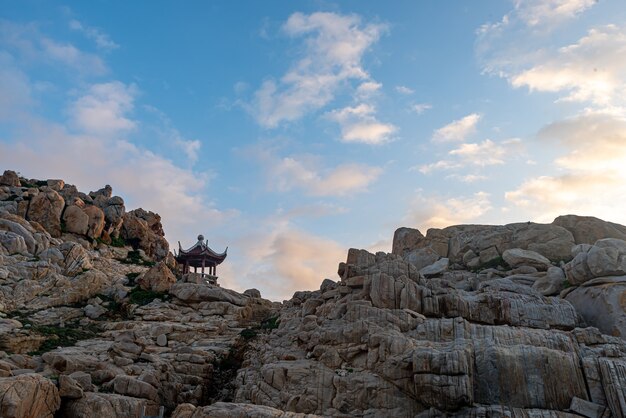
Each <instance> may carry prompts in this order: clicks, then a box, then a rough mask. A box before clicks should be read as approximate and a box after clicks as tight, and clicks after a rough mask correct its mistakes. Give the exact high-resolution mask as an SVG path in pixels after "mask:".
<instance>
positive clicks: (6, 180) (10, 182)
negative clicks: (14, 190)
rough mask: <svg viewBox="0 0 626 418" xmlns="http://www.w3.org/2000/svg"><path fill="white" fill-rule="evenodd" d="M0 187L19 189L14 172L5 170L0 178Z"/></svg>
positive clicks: (17, 179)
mask: <svg viewBox="0 0 626 418" xmlns="http://www.w3.org/2000/svg"><path fill="white" fill-rule="evenodd" d="M0 186H9V187H20V186H21V184H20V178H19V177H18V175H17V173H16V172H15V171H12V170H5V171H4V173H3V174H2V176H0Z"/></svg>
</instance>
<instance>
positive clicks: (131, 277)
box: [126, 273, 141, 286]
mask: <svg viewBox="0 0 626 418" xmlns="http://www.w3.org/2000/svg"><path fill="white" fill-rule="evenodd" d="M140 274H141V273H126V278H127V279H128V285H129V286H135V284H136V282H135V280H137V277H139V275H140Z"/></svg>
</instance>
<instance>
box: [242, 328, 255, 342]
mask: <svg viewBox="0 0 626 418" xmlns="http://www.w3.org/2000/svg"><path fill="white" fill-rule="evenodd" d="M239 335H241V336H242V337H243V338H244V339H245V340H251V339H252V338H255V337H256V336H257V335H258V334H257V332H256V331H255V330H254V329H252V328H246V329H244V330H243V331H241V332H240V333H239Z"/></svg>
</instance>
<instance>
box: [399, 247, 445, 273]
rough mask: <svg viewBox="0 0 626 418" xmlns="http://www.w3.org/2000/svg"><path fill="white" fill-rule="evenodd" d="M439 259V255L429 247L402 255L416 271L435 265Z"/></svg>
mask: <svg viewBox="0 0 626 418" xmlns="http://www.w3.org/2000/svg"><path fill="white" fill-rule="evenodd" d="M439 258H440V257H439V254H437V253H436V252H435V250H433V249H432V248H429V247H427V248H418V249H415V250H413V251H411V252H408V253H406V254H405V255H404V259H405V260H406V261H407V262H409V263H411V264H413V265H414V266H415V268H416V269H418V270H421V269H423V268H424V267H427V266H430V265H432V264H434V263H436V262H437V260H439Z"/></svg>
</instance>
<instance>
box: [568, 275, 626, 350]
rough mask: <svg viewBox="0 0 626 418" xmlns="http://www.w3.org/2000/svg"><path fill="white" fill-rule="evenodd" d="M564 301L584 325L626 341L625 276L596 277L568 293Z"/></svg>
mask: <svg viewBox="0 0 626 418" xmlns="http://www.w3.org/2000/svg"><path fill="white" fill-rule="evenodd" d="M565 299H566V300H567V301H568V302H570V303H571V304H572V305H574V308H576V312H578V314H579V315H581V316H582V317H583V319H584V320H585V322H586V323H587V325H590V326H594V327H596V328H598V329H599V330H600V331H602V332H603V333H604V334H609V335H614V336H617V337H622V338H624V339H626V276H611V277H600V278H597V279H592V280H589V281H587V282H585V283H584V284H583V285H582V286H580V287H578V288H576V289H574V290H573V291H571V292H569V293H568V294H567V295H566V296H565Z"/></svg>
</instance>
